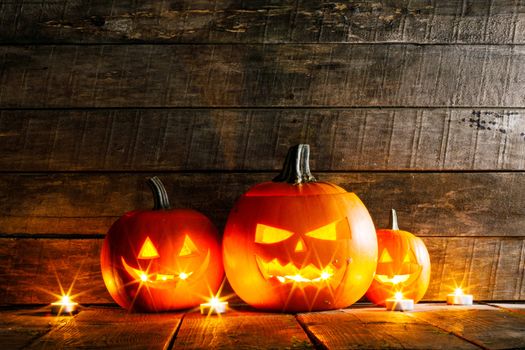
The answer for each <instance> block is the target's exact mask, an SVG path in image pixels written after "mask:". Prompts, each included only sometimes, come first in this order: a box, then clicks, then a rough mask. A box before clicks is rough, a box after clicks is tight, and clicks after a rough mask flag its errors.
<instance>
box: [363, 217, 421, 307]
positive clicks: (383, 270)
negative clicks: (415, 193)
mask: <svg viewBox="0 0 525 350" xmlns="http://www.w3.org/2000/svg"><path fill="white" fill-rule="evenodd" d="M390 220H391V225H392V229H383V230H377V239H378V247H379V259H378V262H377V268H376V273H375V276H374V280H373V282H372V284H371V286H370V288H369V290H368V291H367V293H366V296H367V298H368V299H369V300H370V301H372V302H374V303H375V304H378V305H384V304H385V300H386V299H388V298H392V297H393V296H394V295H395V294H396V293H399V292H401V293H402V294H403V295H404V297H405V298H408V299H413V300H414V301H415V302H418V301H419V300H421V299H422V298H423V296H424V294H425V292H426V290H427V288H428V284H429V282H430V257H429V254H428V251H427V249H426V247H425V244H424V243H423V241H422V240H421V239H420V238H418V237H416V236H414V235H413V234H411V233H410V232H407V231H402V230H399V227H398V225H397V215H396V212H395V210H392V212H391V217H390Z"/></svg>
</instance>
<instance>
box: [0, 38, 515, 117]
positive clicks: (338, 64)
mask: <svg viewBox="0 0 525 350" xmlns="http://www.w3.org/2000/svg"><path fill="white" fill-rule="evenodd" d="M0 57H1V58H0V60H1V61H0V62H2V64H1V65H0V67H1V69H0V107H1V108H43V107H46V108H53V107H59V108H67V107H75V108H77V107H78V108H81V107H126V108H131V107H216V106H221V107H254V106H257V107H294V106H297V107H316V106H317V107H323V106H330V107H358V106H362V107H371V106H380V107H387V106H393V107H419V106H425V107H458V106H463V107H489V108H496V107H502V108H520V107H523V105H524V101H525V48H524V47H521V46H508V45H507V46H505V45H504V46H488V45H444V46H443V45H430V46H428V45H424V46H420V45H407V44H399V45H370V44H362V45H347V44H311V45H307V44H303V45H299V44H287V45H87V46H85V45H84V46H78V45H77V46H70V45H59V46H53V45H38V46H9V45H8V46H2V47H0Z"/></svg>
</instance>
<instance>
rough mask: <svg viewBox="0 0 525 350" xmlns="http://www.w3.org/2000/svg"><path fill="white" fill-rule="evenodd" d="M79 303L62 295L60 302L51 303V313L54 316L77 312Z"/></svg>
mask: <svg viewBox="0 0 525 350" xmlns="http://www.w3.org/2000/svg"><path fill="white" fill-rule="evenodd" d="M77 307H78V303H75V302H74V301H72V300H71V297H70V296H69V295H67V294H66V295H62V297H61V298H60V300H59V301H56V302H54V303H51V312H53V313H54V314H57V315H58V314H61V313H73V312H76V311H77Z"/></svg>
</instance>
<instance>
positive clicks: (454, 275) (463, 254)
mask: <svg viewBox="0 0 525 350" xmlns="http://www.w3.org/2000/svg"><path fill="white" fill-rule="evenodd" d="M423 240H424V242H425V244H426V246H427V248H428V250H429V253H430V254H431V266H432V267H431V275H432V278H431V283H430V285H429V287H428V290H427V293H426V295H428V296H431V299H437V300H446V296H447V294H450V293H452V292H453V291H454V289H455V288H456V287H462V288H463V289H464V290H465V292H469V293H470V294H473V295H474V299H475V300H522V299H524V298H525V283H524V282H525V281H524V271H525V261H524V260H525V259H524V258H525V240H524V239H517V240H514V239H511V240H509V239H505V238H488V239H487V238H471V239H463V238H449V239H445V238H442V239H437V238H430V237H424V238H423ZM425 298H427V297H426V296H425Z"/></svg>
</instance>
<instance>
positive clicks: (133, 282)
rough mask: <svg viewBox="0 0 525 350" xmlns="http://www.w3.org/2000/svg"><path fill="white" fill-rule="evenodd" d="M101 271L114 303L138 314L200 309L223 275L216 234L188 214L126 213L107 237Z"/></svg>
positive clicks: (199, 216) (204, 220) (165, 211)
mask: <svg viewBox="0 0 525 350" xmlns="http://www.w3.org/2000/svg"><path fill="white" fill-rule="evenodd" d="M101 268H102V276H103V278H104V282H105V284H106V287H107V289H108V291H109V293H110V295H111V296H112V297H113V299H114V300H115V301H116V302H117V303H118V304H119V305H120V306H122V307H123V308H126V309H130V310H133V311H140V312H158V311H166V310H177V309H185V308H190V307H194V306H196V305H199V304H200V303H202V302H203V301H204V300H205V299H206V298H207V297H209V296H210V293H215V292H216V291H217V290H218V289H219V286H220V284H221V282H222V279H223V274H224V271H223V267H222V256H221V251H220V245H219V238H218V233H217V229H216V228H215V227H214V226H213V224H212V223H211V221H210V220H209V219H208V218H207V217H206V216H204V215H203V214H201V213H199V212H197V211H195V210H191V209H160V210H136V211H131V212H128V213H126V214H124V215H123V216H122V217H121V218H119V219H118V220H117V221H116V222H115V223H114V224H113V225H112V226H111V228H110V230H109V232H108V234H107V235H106V238H105V240H104V243H103V246H102V252H101ZM142 278H144V280H143V279H142Z"/></svg>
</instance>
